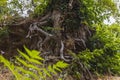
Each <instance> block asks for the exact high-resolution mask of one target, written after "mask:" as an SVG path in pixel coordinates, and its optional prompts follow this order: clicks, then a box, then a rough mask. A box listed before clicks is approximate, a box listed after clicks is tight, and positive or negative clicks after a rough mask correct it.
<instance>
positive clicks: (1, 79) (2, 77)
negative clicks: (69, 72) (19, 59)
mask: <svg viewBox="0 0 120 80" xmlns="http://www.w3.org/2000/svg"><path fill="white" fill-rule="evenodd" d="M0 80H14V79H13V75H12V73H11V72H10V71H9V70H8V69H4V70H0ZM66 80H75V79H73V78H71V77H70V76H69V78H67V79H66ZM95 80H120V77H117V76H102V77H100V78H98V79H95Z"/></svg>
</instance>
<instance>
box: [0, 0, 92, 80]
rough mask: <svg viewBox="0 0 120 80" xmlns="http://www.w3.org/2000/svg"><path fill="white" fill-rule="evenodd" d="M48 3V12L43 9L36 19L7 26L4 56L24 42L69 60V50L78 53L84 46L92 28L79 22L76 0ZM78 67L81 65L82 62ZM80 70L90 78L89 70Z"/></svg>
mask: <svg viewBox="0 0 120 80" xmlns="http://www.w3.org/2000/svg"><path fill="white" fill-rule="evenodd" d="M48 6H49V7H48V8H47V10H46V11H47V12H48V13H46V12H45V15H44V16H42V17H40V18H38V19H26V20H23V21H21V22H18V23H16V24H10V25H7V26H8V28H9V35H7V36H6V37H3V38H1V41H0V50H1V52H5V53H3V55H5V57H7V58H9V57H12V56H13V55H14V54H16V53H17V52H16V49H17V48H18V49H21V50H22V48H23V45H26V46H27V47H28V48H30V49H37V50H39V51H41V52H42V54H43V55H44V56H48V55H50V56H57V57H59V58H60V59H62V60H64V61H66V62H69V61H71V60H72V59H71V56H69V54H68V50H71V51H73V52H75V53H76V54H77V53H78V52H80V51H83V50H85V49H86V48H87V42H88V39H89V38H90V37H91V31H90V29H89V28H88V26H87V25H86V24H84V23H82V21H81V18H80V14H79V9H80V2H79V0H66V1H65V0H51V2H50V3H49V5H48ZM46 26H48V27H46ZM47 28H50V29H47ZM47 59H48V60H49V59H50V58H49V57H47ZM47 59H46V60H47ZM52 59H54V58H53V57H52ZM80 66H81V68H83V65H82V64H81V63H80ZM83 72H85V73H87V74H88V75H89V78H87V79H86V80H90V79H91V75H90V72H89V70H87V69H83ZM84 76H85V75H84Z"/></svg>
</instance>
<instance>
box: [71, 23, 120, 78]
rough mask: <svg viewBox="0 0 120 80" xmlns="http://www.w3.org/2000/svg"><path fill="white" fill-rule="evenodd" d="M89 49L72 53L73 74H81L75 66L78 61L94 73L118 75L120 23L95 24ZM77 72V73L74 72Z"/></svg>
mask: <svg viewBox="0 0 120 80" xmlns="http://www.w3.org/2000/svg"><path fill="white" fill-rule="evenodd" d="M96 26H97V27H96V33H95V35H94V36H93V37H92V39H91V43H90V49H87V50H85V51H82V52H80V53H79V54H77V55H75V54H74V58H75V59H74V61H73V64H72V67H71V68H72V69H74V71H73V72H74V75H76V76H77V75H78V73H79V76H80V75H81V71H79V69H78V68H77V66H80V65H79V63H78V62H79V61H80V62H81V63H82V64H83V65H84V66H86V67H87V68H88V70H89V71H91V72H92V73H94V74H108V73H109V74H112V75H115V74H117V75H120V25H119V24H113V25H110V26H108V25H104V26H102V27H101V26H100V25H96ZM76 72H78V73H76Z"/></svg>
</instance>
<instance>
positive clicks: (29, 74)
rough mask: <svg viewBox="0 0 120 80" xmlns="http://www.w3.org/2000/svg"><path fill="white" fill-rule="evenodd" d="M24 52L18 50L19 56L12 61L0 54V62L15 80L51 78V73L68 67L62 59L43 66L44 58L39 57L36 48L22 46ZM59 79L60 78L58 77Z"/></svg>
mask: <svg viewBox="0 0 120 80" xmlns="http://www.w3.org/2000/svg"><path fill="white" fill-rule="evenodd" d="M24 49H25V51H26V52H27V54H26V53H24V52H22V51H20V50H18V52H19V54H20V55H19V56H16V58H15V61H14V62H10V61H8V60H7V59H5V58H4V57H3V56H2V55H0V62H1V63H4V65H5V66H6V67H7V68H8V69H9V70H10V71H11V72H12V73H13V75H14V76H15V78H16V80H47V79H48V77H49V78H50V79H52V76H53V75H57V73H58V72H62V69H64V68H66V67H68V64H67V63H65V62H63V61H58V62H57V63H56V64H53V65H48V66H47V67H45V64H43V61H44V59H43V58H42V57H40V52H39V51H37V50H29V49H27V48H26V47H24ZM59 80H61V78H59Z"/></svg>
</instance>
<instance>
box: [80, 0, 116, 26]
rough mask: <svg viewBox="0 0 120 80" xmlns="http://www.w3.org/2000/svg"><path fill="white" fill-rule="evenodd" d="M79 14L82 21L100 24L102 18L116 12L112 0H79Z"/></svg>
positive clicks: (106, 17)
mask: <svg viewBox="0 0 120 80" xmlns="http://www.w3.org/2000/svg"><path fill="white" fill-rule="evenodd" d="M80 3H81V4H80V6H81V7H80V12H79V13H80V15H81V18H82V21H86V22H87V23H88V24H89V25H91V24H101V23H102V22H103V20H105V19H108V18H109V16H111V15H115V14H116V13H117V9H116V5H115V4H114V3H113V0H80Z"/></svg>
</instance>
